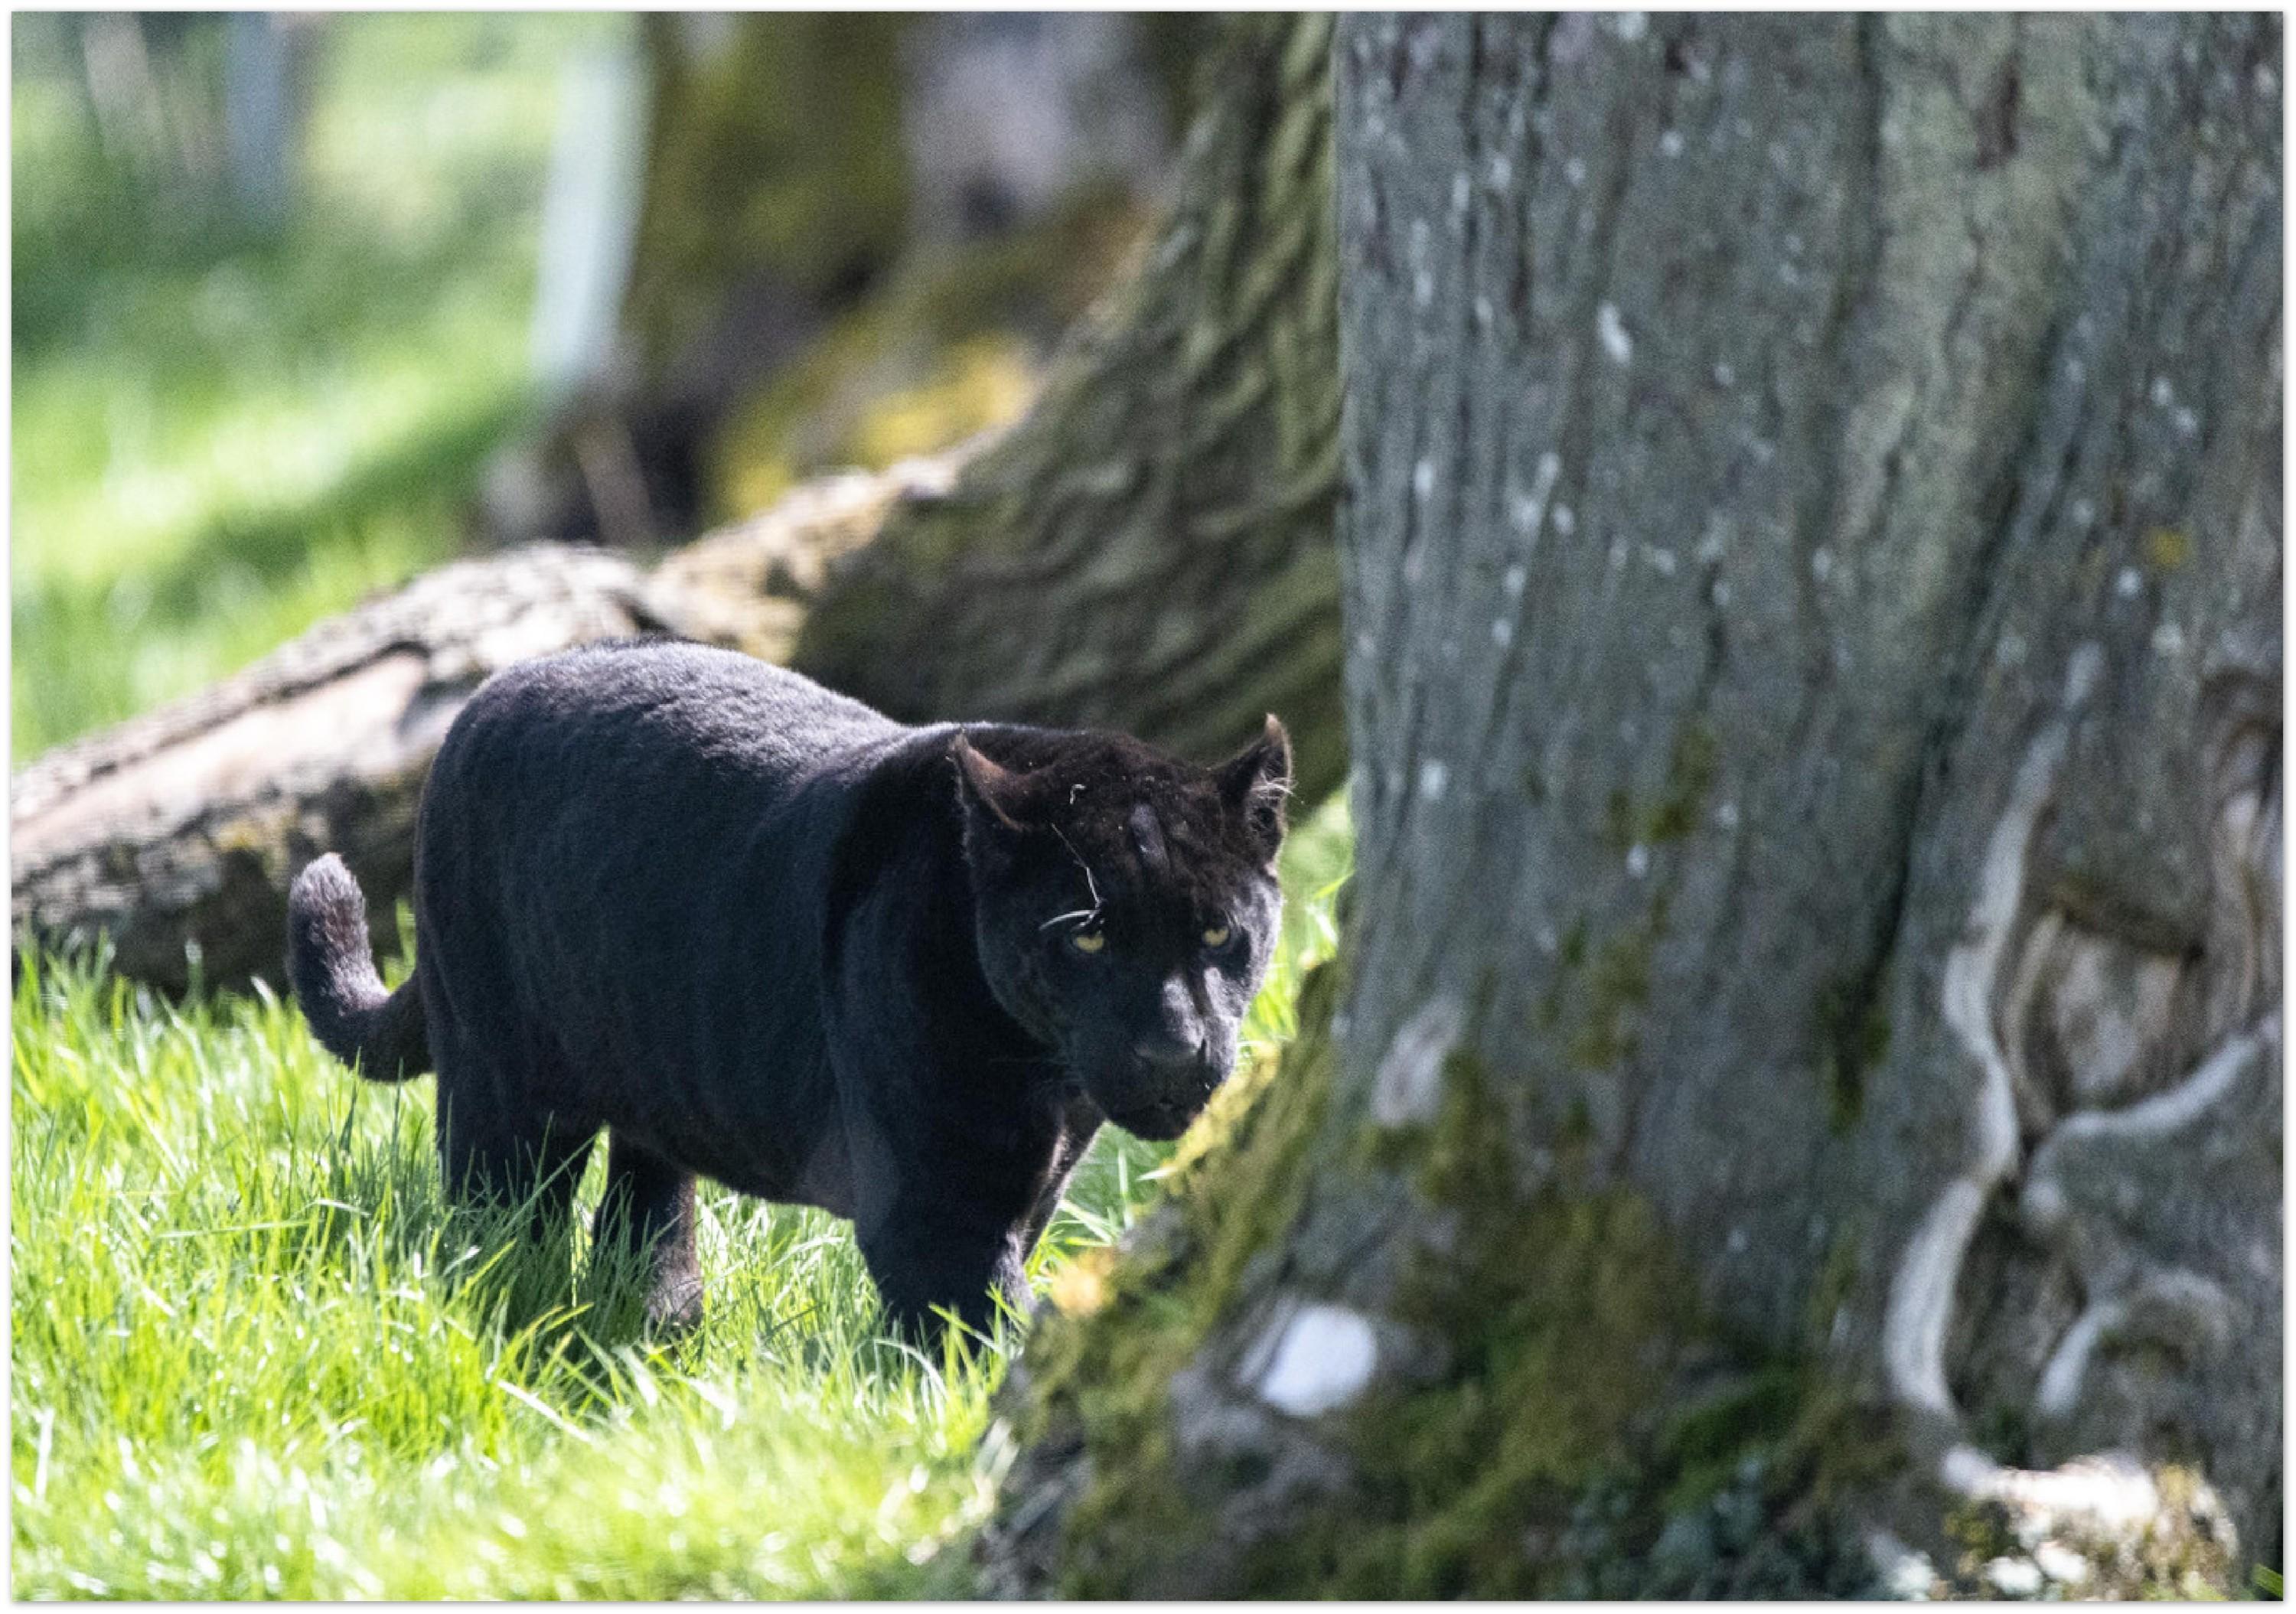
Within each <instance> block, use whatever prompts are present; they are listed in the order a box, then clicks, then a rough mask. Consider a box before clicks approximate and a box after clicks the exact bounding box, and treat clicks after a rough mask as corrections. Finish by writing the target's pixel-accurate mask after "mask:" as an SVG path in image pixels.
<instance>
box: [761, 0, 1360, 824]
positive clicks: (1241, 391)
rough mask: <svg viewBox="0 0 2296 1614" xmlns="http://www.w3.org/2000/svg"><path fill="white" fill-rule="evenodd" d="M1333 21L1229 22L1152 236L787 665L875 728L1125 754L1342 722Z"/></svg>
mask: <svg viewBox="0 0 2296 1614" xmlns="http://www.w3.org/2000/svg"><path fill="white" fill-rule="evenodd" d="M1330 29H1331V20H1330V18H1329V17H1315V16H1292V17H1274V18H1255V19H1248V20H1241V21H1239V22H1238V23H1237V24H1236V25H1234V27H1233V28H1232V29H1230V30H1229V33H1228V36H1227V37H1226V40H1225V42H1224V46H1223V51H1222V53H1221V54H1220V55H1219V56H1218V58H1217V59H1216V60H1215V61H1213V62H1212V63H1211V64H1210V67H1209V69H1208V73H1207V77H1206V79H1205V82H1204V86H1203V89H1202V93H1201V104H1202V105H1203V106H1204V109H1205V111H1204V113H1203V115H1202V117H1201V119H1200V120H1199V122H1198V124H1197V126H1196V127H1195V129H1194V131H1193V134H1192V135H1191V136H1190V139H1189V141H1188V144H1187V149H1186V151H1185V153H1184V155H1183V157H1182V160H1181V171H1180V174H1179V176H1178V178H1177V194H1176V199H1175V202H1174V211H1173V214H1172V217H1171V219H1170V222H1169V224H1168V225H1166V226H1165V227H1164V228H1163V229H1162V231H1161V232H1160V235H1159V237H1158V239H1157V241H1156V242H1155V244H1154V246H1153V247H1152V249H1151V250H1150V252H1149V255H1148V258H1147V260H1146V262H1145V264H1144V266H1143V267H1142V269H1141V271H1140V273H1139V274H1137V275H1136V277H1135V278H1134V279H1133V280H1132V281H1131V283H1129V284H1128V285H1127V286H1125V287H1123V288H1121V289H1120V290H1119V291H1118V292H1117V293H1115V294H1114V296H1113V297H1112V298H1111V299H1110V305H1109V307H1108V308H1107V309H1106V310H1105V311H1104V313H1103V316H1102V317H1100V318H1098V319H1096V320H1095V321H1094V322H1092V323H1091V324H1088V326H1087V329H1086V330H1085V331H1084V332H1081V333H1080V334H1079V336H1078V339H1077V340H1076V341H1075V342H1074V344H1073V346H1072V347H1071V348H1070V350H1069V351H1068V352H1067V353H1066V354H1065V355H1064V356H1062V361H1061V362H1060V363H1059V365H1057V366H1056V368H1055V371H1054V375H1053V376H1052V378H1051V379H1050V381H1048V383H1047V386H1046V392H1045V396H1044V398H1043V400H1042V402H1041V403H1040V404H1039V405H1038V406H1037V409H1036V410H1035V411H1034V412H1033V413H1032V414H1030V415H1029V418H1028V419H1027V420H1026V421H1024V422H1022V423H1021V425H1019V426H1018V427H1016V428H1014V429H1013V431H1012V432H1010V433H1009V434H1008V435H1007V436H1006V437H1005V438H1004V439H1003V440H1002V441H1001V442H999V443H997V444H996V446H995V447H992V448H990V449H989V450H988V452H987V453H985V454H983V455H981V456H980V457H979V458H978V459H976V460H974V461H973V462H972V463H971V464H970V465H969V466H968V467H967V468H966V471H965V473H964V476H963V477H962V478H961V479H960V480H959V482H958V484H957V487H956V488H955V491H954V492H953V493H952V494H951V495H950V496H948V497H947V498H945V499H939V500H931V501H925V502H921V503H916V504H910V505H907V506H906V507H904V508H903V509H902V510H901V511H900V512H898V514H897V516H896V517H895V519H894V520H893V521H892V523H891V524H890V526H889V528H888V530H887V531H886V533H885V534H884V536H883V537H881V538H880V539H879V541H878V542H877V543H875V544H873V545H870V546H869V548H868V549H867V550H865V551H864V552H860V553H856V554H855V555H853V556H852V557H851V558H850V559H849V561H848V562H847V564H846V566H845V567H844V569H842V570H841V571H840V573H839V574H837V575H835V576H834V577H832V581H831V585H830V587H829V590H828V592H827V593H826V594H825V595H824V598H823V599H822V601H821V602H819V603H818V604H817V605H816V607H815V609H814V610H813V612H812V614H811V615H810V617H809V618H808V620H807V622H806V626H805V629H804V632H803V634H802V635H800V637H799V644H798V653H797V665H798V666H799V667H800V668H804V669H805V670H807V671H808V672H811V673H813V674H815V675H816V676H819V677H821V678H822V679H824V681H825V682H827V683H829V684H833V685H835V686H836V687H838V688H840V689H843V690H845V691H847V692H849V693H852V694H855V695H857V696H859V697H860V698H861V699H863V700H868V701H870V702H872V703H873V704H875V705H877V706H880V707H881V708H883V709H885V710H886V711H889V712H890V713H891V714H893V715H894V716H895V717H904V718H922V717H932V716H939V715H943V714H947V713H949V712H955V711H964V712H968V713H976V714H978V715H980V716H981V717H996V718H1004V719H1010V720H1015V721H1021V722H1040V723H1061V724H1080V725H1098V726H1104V727H1111V728H1119V729H1125V730H1128V731H1130V732H1132V733H1137V734H1141V735H1144V736H1146V737H1148V738H1150V739H1153V740H1157V741H1162V742H1163V743H1166V744H1169V745H1171V746H1173V747H1175V748H1177V749H1179V750H1183V751H1185V752H1189V753H1192V754H1198V755H1205V756H1209V755H1212V754H1214V753H1216V752H1218V751H1220V750H1224V749H1226V750H1233V749H1234V748H1235V747H1236V746H1239V745H1242V743H1244V742H1245V741H1248V740H1250V739H1251V736H1252V735H1253V734H1255V733H1259V727H1260V724H1261V721H1262V719H1263V717H1265V716H1266V714H1267V712H1268V711H1269V710H1270V709H1274V710H1275V711H1278V712H1280V713H1281V715H1282V716H1283V717H1284V719H1285V721H1286V722H1287V723H1289V724H1290V725H1291V728H1292V735H1293V737H1294V743H1295V747H1296V750H1297V752H1298V766H1299V768H1300V780H1299V782H1300V790H1301V791H1302V793H1303V795H1309V796H1312V795H1315V794H1316V793H1318V792H1320V791H1328V790H1329V789H1331V788H1332V787H1333V786H1335V785H1336V784H1337V783H1338V782H1339V781H1340V779H1341V776H1342V775H1343V774H1344V771H1345V767H1346V759H1345V752H1346V742H1345V736H1344V734H1343V733H1342V732H1341V715H1340V700H1339V675H1340V640H1339V582H1338V576H1337V572H1336V569H1335V567H1334V565H1333V554H1332V547H1331V542H1330V533H1331V523H1332V512H1333V495H1334V491H1335V489H1336V487H1337V460H1336V455H1337V445H1338V423H1339V389H1338V372H1337V351H1336V334H1337V332H1336V321H1337V306H1336V303H1335V302H1334V290H1333V287H1334V276H1335V274H1336V266H1337V259H1336V257H1335V254H1334V249H1333V241H1332V215H1331V197H1330V184H1331V102H1330V86H1329V83H1328V79H1327V76H1326V71H1325V61H1326V60H1327V57H1328V53H1329V52H1328V42H1329V38H1330Z"/></svg>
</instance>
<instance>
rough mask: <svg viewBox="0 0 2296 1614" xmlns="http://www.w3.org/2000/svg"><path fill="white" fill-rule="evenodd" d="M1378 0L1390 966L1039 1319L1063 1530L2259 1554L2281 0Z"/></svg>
mask: <svg viewBox="0 0 2296 1614" xmlns="http://www.w3.org/2000/svg"><path fill="white" fill-rule="evenodd" d="M1335 60H1336V64H1337V65H1336V77H1337V81H1338V115H1337V118H1336V126H1335V127H1337V129H1338V131H1339V136H1338V197H1339V209H1340V214H1339V217H1340V249H1341V264H1342V265H1343V266H1344V269H1343V272H1342V275H1341V307H1342V311H1341V331H1342V340H1341V352H1342V355H1343V367H1342V380H1343V389H1344V393H1345V396H1346V398H1347V413H1346V421H1345V424H1344V428H1343V433H1342V436H1343V443H1344V452H1345V462H1344V463H1345V467H1346V470H1345V476H1346V479H1347V484H1348V495H1347V508H1348V510H1349V519H1348V521H1347V523H1346V526H1345V528H1344V530H1343V532H1342V535H1341V558H1342V571H1343V575H1344V578H1345V612H1346V617H1347V620H1348V624H1349V651H1348V685H1347V687H1348V694H1349V733H1350V736H1351V739H1352V741H1353V749H1354V756H1355V771H1354V774H1353V791H1354V804H1355V809H1356V822H1357V833H1358V837H1359V841H1358V848H1357V870H1358V873H1357V883H1356V886H1355V889H1354V890H1353V892H1352V895H1351V909H1350V922H1349V946H1348V949H1347V951H1346V952H1345V953H1344V954H1343V956H1342V961H1341V965H1340V966H1337V967H1335V971H1336V972H1339V973H1343V979H1336V978H1335V979H1321V978H1319V980H1318V982H1317V983H1316V985H1315V986H1314V987H1312V988H1311V992H1310V995H1309V1002H1308V1004H1306V1005H1304V1006H1303V1011H1302V1023H1303V1025H1306V1026H1308V1027H1309V1031H1308V1033H1307V1034H1306V1035H1304V1036H1303V1037H1302V1039H1301V1041H1300V1043H1299V1044H1297V1045H1294V1047H1293V1048H1292V1050H1291V1051H1290V1053H1288V1054H1287V1055H1286V1057H1285V1059H1284V1061H1283V1066H1282V1069H1279V1070H1276V1071H1275V1072H1274V1073H1273V1074H1272V1076H1265V1075H1264V1076H1263V1077H1262V1080H1263V1082H1264V1086H1265V1088H1266V1091H1265V1093H1264V1094H1263V1096H1262V1097H1261V1099H1260V1101H1259V1103H1258V1105H1257V1107H1256V1108H1254V1109H1252V1110H1250V1112H1249V1113H1248V1114H1247V1115H1245V1116H1244V1118H1242V1120H1241V1121H1240V1122H1238V1123H1236V1124H1235V1127H1234V1135H1232V1136H1231V1137H1229V1138H1228V1139H1227V1140H1226V1143H1219V1144H1213V1145H1210V1146H1209V1148H1208V1149H1205V1151H1203V1152H1201V1153H1200V1154H1199V1155H1198V1156H1196V1157H1195V1158H1193V1159H1191V1161H1190V1162H1189V1163H1188V1164H1187V1165H1186V1166H1185V1167H1184V1168H1183V1171H1182V1173H1181V1176H1180V1184H1181V1185H1180V1187H1179V1190H1178V1192H1177V1197H1176V1200H1175V1201H1174V1202H1173V1203H1172V1204H1171V1205H1170V1207H1169V1208H1168V1209H1167V1210H1166V1211H1165V1212H1163V1213H1162V1214H1160V1216H1159V1217H1156V1218H1154V1219H1153V1220H1152V1222H1151V1223H1150V1224H1149V1225H1148V1226H1147V1228H1146V1229H1145V1230H1144V1235H1143V1238H1142V1240H1141V1244H1142V1248H1140V1249H1136V1250H1135V1251H1133V1252H1132V1253H1131V1254H1130V1255H1129V1256H1128V1257H1127V1258H1125V1259H1124V1260H1123V1261H1122V1262H1121V1263H1119V1264H1118V1265H1117V1266H1115V1267H1114V1268H1113V1269H1112V1270H1111V1271H1109V1272H1106V1273H1097V1272H1096V1273H1094V1274H1091V1275H1090V1281H1089V1282H1078V1283H1075V1284H1071V1285H1070V1286H1069V1288H1068V1290H1067V1291H1066V1292H1067V1295H1068V1298H1069V1300H1070V1307H1071V1308H1072V1309H1074V1310H1076V1311H1078V1312H1080V1313H1082V1314H1084V1315H1081V1316H1079V1317H1077V1318H1073V1319H1062V1320H1058V1321H1054V1322H1051V1323H1047V1324H1046V1326H1045V1327H1044V1328H1043V1329H1042V1330H1041V1331H1040V1332H1039V1334H1038V1336H1037V1338H1036V1339H1035V1340H1032V1341H1031V1343H1030V1347H1029V1353H1028V1356H1027V1357H1026V1358H1025V1361H1024V1364H1023V1366H1024V1368H1025V1369H1026V1371H1025V1372H1023V1373H1022V1374H1021V1375H1020V1380H1021V1387H1020V1389H1019V1391H1018V1408H1019V1410H1018V1413H1017V1418H1018V1434H1019V1437H1020V1439H1021V1446H1022V1450H1021V1459H1020V1462H1019V1464H1018V1466H1017V1468H1016V1469H1015V1470H1014V1471H1013V1479H1011V1480H1010V1481H1008V1485H1007V1497H1006V1505H1005V1510H1004V1512H1003V1513H1002V1514H1001V1516H1000V1519H999V1520H998V1522H997V1523H996V1526H995V1527H994V1528H992V1530H991V1531H990V1533H989V1535H988V1538H987V1550H988V1560H989V1562H990V1565H991V1568H992V1571H993V1574H992V1578H993V1579H994V1580H995V1582H996V1585H998V1586H999V1587H1000V1588H1001V1589H1003V1590H1006V1591H1016V1590H1040V1589H1044V1588H1046V1586H1048V1585H1049V1586H1056V1587H1058V1588H1059V1589H1061V1590H1063V1591H1067V1592H1069V1593H1070V1594H1097V1595H1111V1594H1129V1595H1141V1594H1184V1595H1193V1596H1230V1595H1237V1594H1285V1595H1295V1596H1296V1595H1305V1594H1320V1593H1336V1594H1342V1595H1346V1594H1356V1595H1368V1596H1378V1595H1393V1594H1417V1595H1436V1594H1461V1593H1472V1594H1486V1595H1490V1594H1497V1595H1520V1594H1565V1595H1587V1594H1598V1595H1632V1594H1661V1595H1665V1594H1672V1595H1689V1596H1696V1595H1710V1594H1719V1593H1726V1592H1730V1593H1759V1594H1771V1595H1781V1594H1783V1595H1796V1594H1810V1593H1826V1592H1845V1591H1858V1590H1866V1589H1869V1588H1876V1587H1877V1586H1887V1587H1896V1588H1898V1589H1911V1588H1912V1587H1913V1586H1915V1585H1923V1586H1926V1585H1929V1584H1930V1583H1931V1577H1932V1576H1933V1575H1934V1577H1937V1578H1939V1579H1942V1580H1943V1581H1945V1582H1947V1583H1948V1584H1949V1585H1951V1586H1952V1587H1953V1588H1954V1589H1956V1590H1960V1591H1991V1592H1997V1593H2011V1592H2031V1591H2038V1590H2039V1589H2040V1588H2041V1587H2042V1586H2043V1585H2046V1584H2048V1583H2049V1582H2050V1581H2052V1580H2054V1581H2058V1582H2061V1583H2062V1584H2063V1585H2065V1586H2067V1587H2069V1588H2073V1589H2076V1590H2077V1591H2078V1592H2079V1594H2107V1593H2129V1592H2134V1591H2138V1590H2150V1591H2153V1592H2161V1591H2167V1592H2169V1593H2170V1594H2176V1595H2191V1594H2194V1593H2195V1592H2196V1591H2200V1590H2202V1589H2206V1588H2208V1587H2211V1586H2213V1587H2216V1588H2218V1589H2244V1587H2245V1583H2246V1578H2247V1575H2248V1567H2249V1563H2250V1561H2263V1562H2266V1563H2276V1562H2277V1561H2278V1556H2279V1552H2280V1542H2279V1515H2280V1487H2281V1479H2280V1446H2279V1439H2280V1435H2279V1431H2280V1419H2281V1404H2282V1401H2281V1397H2282V1388H2281V1381H2280V1372H2279V1361H2280V1357H2279V1344H2278V1342H2279V1340H2280V1335H2281V1315H2282V1299H2281V1282H2282V1280H2281V1252H2280V1241H2279V1230H2280V1204H2281V1200H2280V1181H2281V1166H2280V1158H2279V1138H2280V1126H2281V1119H2280V1108H2281V1077H2280V1064H2279V1056H2280V1028H2279V1004H2280V996H2281V988H2280V961H2279V955H2278V937H2279V914H2280V901H2281V898H2280V889H2279V880H2280V863H2279V850H2278V848H2279V839H2280V811H2281V807H2280V790H2281V782H2280V760H2279V744H2280V739H2279V715H2278V714H2279V702H2278V695H2277V691H2278V688H2279V682H2280V630H2279V623H2280V615H2279V610H2280V593H2281V586H2280V568H2281V561H2280V519H2281V518H2280V477H2279V451H2280V438H2281V406H2280V389H2281V370H2280V363H2281V361H2280V340H2281V339H2280V274H2281V261H2280V233H2279V214H2280V193H2279V177H2278V176H2279V162H2280V143H2279V127H2280V109H2279V104H2278V100H2277V96H2278V94H2279V86H2278V83H2277V78H2276V73H2277V70H2278V63H2279V60H2280V29H2279V24H2278V21H2277V20H2276V19H2275V18H2271V17H2241V18H2235V19H2225V18H2209V17H2202V16H2194V15H2187V16H2182V17H2177V18H2174V19H2138V18H2134V17H2112V18H2104V19H2079V18H2073V17H2052V18H2047V19H2014V18H1982V17H1976V16H1943V15H1939V16H1902V17H1867V18H1856V17H1846V16H1845V17H1833V18H1827V19H1825V20H1822V21H1812V20H1808V19H1793V20H1785V19H1781V20H1777V21H1775V22H1773V21H1770V20H1756V19H1751V18H1718V17H1701V16H1695V15H1691V14H1684V13H1675V14H1669V15H1666V16H1664V17H1661V18H1652V19H1650V20H1647V21H1645V20H1644V19H1642V18H1640V17H1637V16H1634V15H1630V14H1621V15H1616V16H1611V17H1606V18H1595V17H1587V16H1575V17H1563V18H1541V17H1534V16H1529V15H1518V16H1505V17H1501V16H1487V17H1482V18H1460V17H1453V18H1445V17H1437V16H1417V17H1412V18H1408V19H1405V20H1394V19H1381V18H1376V17H1372V16H1350V17H1349V18H1347V19H1345V20H1342V21H1341V25H1340V37H1339V42H1338V49H1337V52H1336V57H1335ZM1333 973H1334V972H1327V974H1333ZM2080 1459H2088V1460H2089V1461H2087V1462H2079V1461H2076V1460H2080ZM2068 1463H2070V1464H2071V1466H2070V1467H2067V1466H2062V1465H2066V1464H2068ZM2050 1465H2058V1466H2055V1467H2052V1466H2050ZM2228 1516H2229V1517H2228ZM2230 1520H2236V1521H2237V1525H2238V1530H2239V1544H2238V1546H2237V1548H2235V1546H2234V1545H2233V1544H2232V1542H2231V1540H2230V1534H2231V1530H2230Z"/></svg>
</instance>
